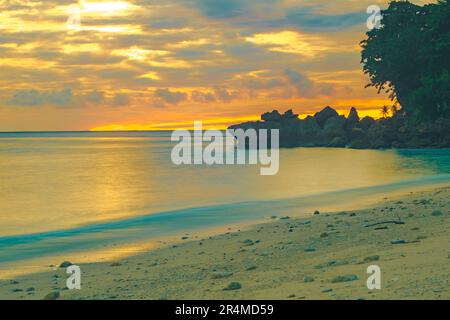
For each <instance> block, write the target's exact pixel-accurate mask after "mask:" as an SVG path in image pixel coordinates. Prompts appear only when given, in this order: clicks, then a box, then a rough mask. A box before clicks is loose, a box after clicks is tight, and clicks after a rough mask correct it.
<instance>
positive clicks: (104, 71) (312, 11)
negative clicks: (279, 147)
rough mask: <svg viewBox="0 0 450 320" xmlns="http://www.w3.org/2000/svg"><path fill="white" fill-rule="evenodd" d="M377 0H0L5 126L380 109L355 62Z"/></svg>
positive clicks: (75, 126)
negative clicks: (331, 1) (275, 110)
mask: <svg viewBox="0 0 450 320" xmlns="http://www.w3.org/2000/svg"><path fill="white" fill-rule="evenodd" d="M419 2H420V1H419ZM372 3H373V1H372V0H371V1H359V2H355V1H338V2H333V3H330V2H328V1H322V0H320V1H314V2H310V1H306V2H305V1H300V0H298V1H297V0H293V1H272V0H268V1H256V0H255V1H254V0H249V1H240V0H228V1H222V0H188V1H177V0H173V1H158V2H157V3H156V2H154V1H145V0H142V1H138V0H128V1H79V2H77V1H74V2H73V3H70V2H64V3H61V2H59V1H53V0H50V1H45V2H42V1H27V2H26V3H23V2H20V1H0V8H1V11H0V12H1V13H0V17H1V22H0V30H1V32H2V36H1V37H0V52H1V54H0V65H1V68H0V81H1V83H2V89H1V90H0V131H70V130H74V131H76V130H92V131H112V130H120V131H122V130H171V129H179V128H191V127H192V123H193V122H194V121H203V122H204V123H205V126H206V127H207V128H218V129H225V128H226V127H228V126H229V125H231V124H235V123H239V122H244V121H254V120H258V119H259V117H260V115H261V114H262V113H264V112H268V111H271V110H274V109H277V110H279V111H280V112H284V111H286V110H288V109H292V110H293V111H294V112H295V113H297V114H299V115H300V117H301V118H304V117H305V116H307V115H312V114H314V113H315V112H317V111H320V110H321V109H322V108H323V107H325V106H332V107H333V108H335V109H336V110H338V112H339V113H340V114H345V115H346V114H348V110H349V109H350V108H351V107H356V108H357V109H358V111H359V113H360V115H361V116H366V115H368V116H372V117H375V118H377V117H379V116H380V111H379V110H380V108H381V106H383V105H390V104H392V102H391V101H390V100H389V98H388V96H387V95H386V94H383V93H382V94H378V93H377V92H376V90H375V89H373V88H365V85H366V84H367V83H368V78H367V76H366V75H364V74H363V72H362V67H361V64H360V47H359V42H360V41H361V40H363V39H364V38H365V33H366V32H367V26H366V19H367V13H366V8H367V6H368V5H369V4H372ZM376 3H377V4H378V5H380V6H381V7H383V6H384V7H385V6H386V5H387V1H376Z"/></svg>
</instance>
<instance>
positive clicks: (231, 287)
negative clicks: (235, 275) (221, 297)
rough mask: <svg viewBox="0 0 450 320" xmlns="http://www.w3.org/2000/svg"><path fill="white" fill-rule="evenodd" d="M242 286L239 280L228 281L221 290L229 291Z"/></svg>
mask: <svg viewBox="0 0 450 320" xmlns="http://www.w3.org/2000/svg"><path fill="white" fill-rule="evenodd" d="M241 288H242V285H241V284H240V283H239V282H230V284H229V285H228V286H226V287H225V288H224V289H223V290H225V291H230V290H239V289H241Z"/></svg>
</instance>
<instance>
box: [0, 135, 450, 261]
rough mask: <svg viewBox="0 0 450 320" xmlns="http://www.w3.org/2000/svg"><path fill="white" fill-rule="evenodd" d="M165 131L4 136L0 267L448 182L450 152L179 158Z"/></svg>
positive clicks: (318, 151) (0, 142)
mask: <svg viewBox="0 0 450 320" xmlns="http://www.w3.org/2000/svg"><path fill="white" fill-rule="evenodd" d="M173 146H174V143H172V142H171V141H170V133H167V132H151V133H150V132H132V133H130V132H128V133H91V132H85V133H33V134H31V133H8V134H0V268H2V267H3V268H6V266H8V265H10V264H11V263H13V262H15V263H16V262H20V261H25V260H27V259H32V258H37V257H40V258H42V257H45V256H47V255H48V256H51V255H56V254H63V253H65V252H73V251H84V250H92V249H99V248H102V246H104V245H107V244H111V243H119V244H127V243H134V242H137V241H142V240H145V239H154V238H158V237H161V236H165V235H171V234H173V235H177V234H184V233H190V232H193V231H194V230H201V229H203V228H211V227H217V226H222V225H227V224H235V223H244V222H245V223H247V222H251V221H257V220H260V219H265V218H267V217H270V216H272V215H282V214H292V213H294V214H295V213H299V214H302V213H303V212H306V211H307V210H310V209H311V208H317V209H320V208H322V207H329V206H332V205H333V204H338V203H340V204H342V203H349V202H351V201H355V199H363V198H364V197H366V196H369V195H374V194H381V193H382V192H389V191H396V190H402V189H407V188H411V187H415V186H422V185H433V184H438V183H446V182H450V150H449V149H441V150H384V151H383V150H350V149H327V148H313V149H303V148H298V149H286V150H284V149H283V150H281V151H280V171H279V173H278V174H277V175H275V176H261V175H260V174H259V173H260V172H259V169H260V167H259V166H236V165H232V166H230V165H228V166H219V165H217V166H206V165H201V166H194V165H191V166H175V165H173V164H172V162H171V160H170V152H171V148H172V147H173Z"/></svg>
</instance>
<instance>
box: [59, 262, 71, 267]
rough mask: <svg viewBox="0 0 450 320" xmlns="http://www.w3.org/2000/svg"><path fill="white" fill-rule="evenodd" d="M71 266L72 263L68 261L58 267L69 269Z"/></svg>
mask: <svg viewBox="0 0 450 320" xmlns="http://www.w3.org/2000/svg"><path fill="white" fill-rule="evenodd" d="M71 265H72V262H70V261H64V262H62V263H61V264H60V265H59V267H60V268H67V267H70V266H71Z"/></svg>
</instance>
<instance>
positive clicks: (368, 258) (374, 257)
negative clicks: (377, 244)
mask: <svg viewBox="0 0 450 320" xmlns="http://www.w3.org/2000/svg"><path fill="white" fill-rule="evenodd" d="M378 260H380V256H377V255H375V256H368V257H365V258H364V262H373V261H378Z"/></svg>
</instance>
